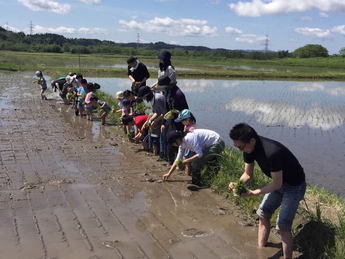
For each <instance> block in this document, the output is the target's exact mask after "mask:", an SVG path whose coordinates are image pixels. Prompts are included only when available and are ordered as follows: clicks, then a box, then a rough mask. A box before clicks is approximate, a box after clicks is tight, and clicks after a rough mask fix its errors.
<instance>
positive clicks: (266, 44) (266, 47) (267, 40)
mask: <svg viewBox="0 0 345 259" xmlns="http://www.w3.org/2000/svg"><path fill="white" fill-rule="evenodd" d="M268 42H269V39H268V35H267V34H266V39H265V43H264V45H265V53H267V52H268Z"/></svg>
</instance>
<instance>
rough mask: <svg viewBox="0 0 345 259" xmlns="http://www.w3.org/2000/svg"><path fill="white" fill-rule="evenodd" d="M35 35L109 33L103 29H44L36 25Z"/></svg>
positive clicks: (61, 27) (62, 27) (60, 27)
mask: <svg viewBox="0 0 345 259" xmlns="http://www.w3.org/2000/svg"><path fill="white" fill-rule="evenodd" d="M33 31H34V33H56V34H63V35H64V34H82V35H94V34H104V33H106V32H107V30H106V29H102V28H97V27H95V28H85V27H81V28H73V27H64V26H59V27H55V28H49V27H43V26H40V25H36V26H34V28H33Z"/></svg>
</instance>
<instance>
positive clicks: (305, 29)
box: [295, 27, 331, 38]
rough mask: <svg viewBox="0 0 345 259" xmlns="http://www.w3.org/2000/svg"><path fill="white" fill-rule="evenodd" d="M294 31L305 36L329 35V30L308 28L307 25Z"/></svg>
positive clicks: (324, 36) (318, 36) (319, 36)
mask: <svg viewBox="0 0 345 259" xmlns="http://www.w3.org/2000/svg"><path fill="white" fill-rule="evenodd" d="M295 32H297V33H299V34H302V35H305V36H312V37H316V38H328V37H330V36H331V31H330V30H323V29H320V28H308V27H303V28H296V29H295Z"/></svg>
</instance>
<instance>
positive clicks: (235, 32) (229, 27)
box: [225, 26, 242, 34]
mask: <svg viewBox="0 0 345 259" xmlns="http://www.w3.org/2000/svg"><path fill="white" fill-rule="evenodd" d="M225 31H226V32H228V33H233V34H241V33H242V31H241V30H240V29H237V28H234V27H231V26H228V27H225Z"/></svg>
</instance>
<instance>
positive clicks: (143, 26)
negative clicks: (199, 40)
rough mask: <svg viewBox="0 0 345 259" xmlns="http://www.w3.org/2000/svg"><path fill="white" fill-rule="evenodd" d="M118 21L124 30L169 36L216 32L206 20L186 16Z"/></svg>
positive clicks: (204, 34)
mask: <svg viewBox="0 0 345 259" xmlns="http://www.w3.org/2000/svg"><path fill="white" fill-rule="evenodd" d="M118 23H119V24H120V25H121V26H122V28H123V29H125V30H139V31H145V32H153V33H164V34H167V35H170V36H213V35H215V34H216V33H217V27H210V26H208V25H207V24H208V22H207V21H206V20H195V19H188V18H184V19H177V20H174V19H172V18H170V17H165V18H160V17H155V18H153V19H151V20H148V21H145V22H138V21H136V20H130V21H125V20H119V21H118Z"/></svg>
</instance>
